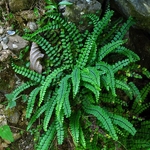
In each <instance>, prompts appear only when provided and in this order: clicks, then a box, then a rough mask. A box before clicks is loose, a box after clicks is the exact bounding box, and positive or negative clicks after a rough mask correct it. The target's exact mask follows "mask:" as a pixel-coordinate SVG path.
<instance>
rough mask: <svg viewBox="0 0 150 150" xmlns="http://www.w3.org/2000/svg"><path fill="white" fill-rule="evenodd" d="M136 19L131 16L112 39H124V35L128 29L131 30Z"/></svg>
mask: <svg viewBox="0 0 150 150" xmlns="http://www.w3.org/2000/svg"><path fill="white" fill-rule="evenodd" d="M134 23H135V22H134V20H133V18H132V17H129V19H128V20H127V22H126V23H124V24H123V25H122V26H121V28H120V31H118V32H117V34H116V35H115V36H114V38H113V40H112V41H117V40H122V39H123V37H124V36H125V34H126V33H127V31H128V30H129V28H130V27H131V26H132V25H133V24H134Z"/></svg>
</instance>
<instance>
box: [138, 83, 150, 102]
mask: <svg viewBox="0 0 150 150" xmlns="http://www.w3.org/2000/svg"><path fill="white" fill-rule="evenodd" d="M149 92H150V82H149V83H147V84H146V85H145V86H144V88H143V89H142V90H141V91H140V93H141V98H142V101H144V100H145V98H146V97H147V95H148V93H149Z"/></svg>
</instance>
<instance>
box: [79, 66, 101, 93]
mask: <svg viewBox="0 0 150 150" xmlns="http://www.w3.org/2000/svg"><path fill="white" fill-rule="evenodd" d="M100 73H101V72H99V71H98V70H97V69H96V68H94V67H88V68H84V69H83V70H82V71H81V79H82V81H84V82H88V83H90V84H91V85H93V86H94V87H95V89H96V90H99V91H100Z"/></svg>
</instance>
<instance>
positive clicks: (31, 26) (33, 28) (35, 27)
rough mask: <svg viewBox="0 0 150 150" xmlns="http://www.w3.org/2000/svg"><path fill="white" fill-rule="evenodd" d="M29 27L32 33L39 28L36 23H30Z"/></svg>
mask: <svg viewBox="0 0 150 150" xmlns="http://www.w3.org/2000/svg"><path fill="white" fill-rule="evenodd" d="M27 27H28V28H29V29H30V30H31V31H35V30H36V29H37V28H38V27H37V24H36V23H35V22H31V21H30V22H28V23H27Z"/></svg>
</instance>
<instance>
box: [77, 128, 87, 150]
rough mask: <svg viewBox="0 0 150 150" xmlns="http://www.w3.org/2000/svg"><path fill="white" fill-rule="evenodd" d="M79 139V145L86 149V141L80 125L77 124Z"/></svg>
mask: <svg viewBox="0 0 150 150" xmlns="http://www.w3.org/2000/svg"><path fill="white" fill-rule="evenodd" d="M79 141H80V143H81V145H82V146H83V148H84V149H86V141H85V137H84V133H83V130H82V128H81V126H79Z"/></svg>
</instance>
